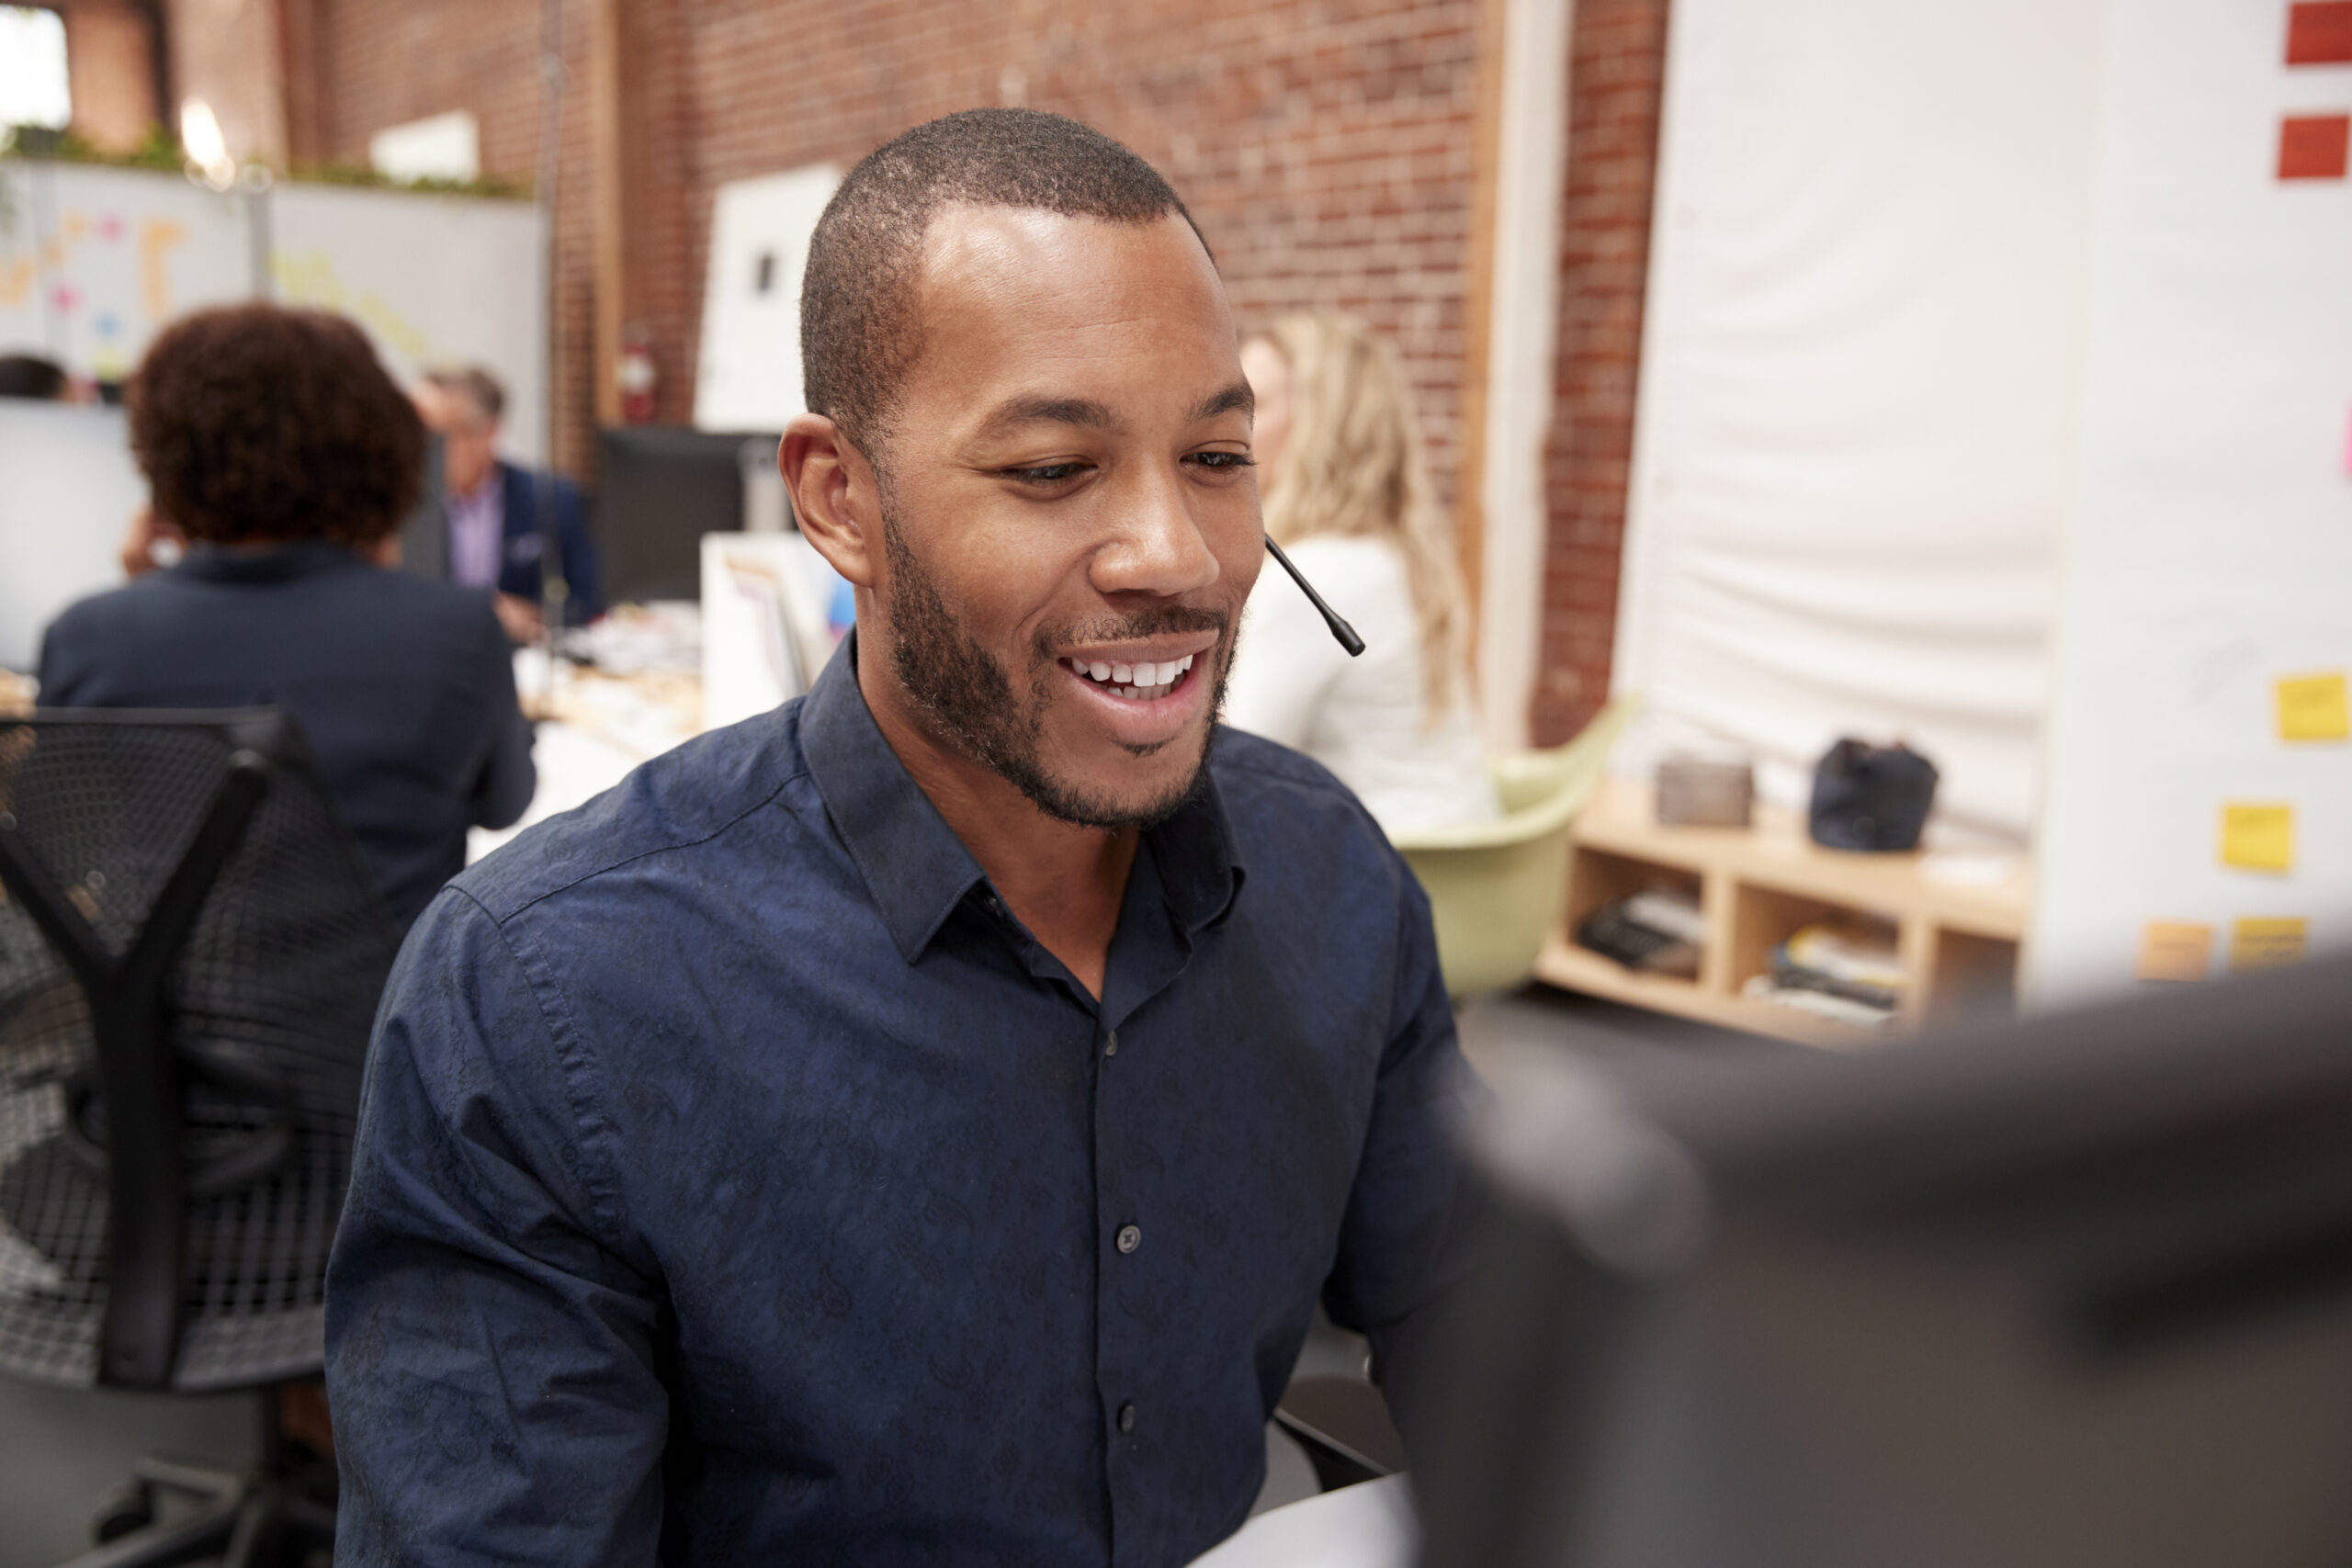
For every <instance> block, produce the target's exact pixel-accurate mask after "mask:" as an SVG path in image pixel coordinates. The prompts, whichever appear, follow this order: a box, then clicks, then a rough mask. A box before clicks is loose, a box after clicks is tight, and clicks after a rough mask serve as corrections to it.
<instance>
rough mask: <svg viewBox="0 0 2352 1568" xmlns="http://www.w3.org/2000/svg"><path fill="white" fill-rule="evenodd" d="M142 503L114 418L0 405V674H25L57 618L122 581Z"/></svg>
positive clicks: (102, 411)
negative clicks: (127, 544) (123, 557)
mask: <svg viewBox="0 0 2352 1568" xmlns="http://www.w3.org/2000/svg"><path fill="white" fill-rule="evenodd" d="M146 504H147V481H146V479H144V478H143V477H141V474H140V472H139V468H138V466H137V465H136V464H135V463H133V462H132V461H131V457H130V434H129V432H128V431H127V430H126V429H125V424H124V419H123V414H122V411H121V410H120V409H109V408H76V407H73V406H71V405H68V404H64V403H37V402H28V401H25V400H21V399H17V398H0V666H5V667H6V668H8V669H11V670H18V671H25V672H27V673H30V672H31V671H32V669H33V666H34V665H35V664H37V663H38V662H40V634H41V632H42V630H43V628H45V627H46V626H48V625H49V623H50V622H51V620H53V619H54V618H56V615H57V613H58V612H59V611H60V610H62V609H64V608H65V607H66V606H67V605H68V604H72V603H74V601H75V600H76V599H79V598H82V597H84V596H85V595H86V594H91V593H96V592H99V591H100V590H101V589H107V588H112V587H115V586H117V585H118V584H119V583H120V582H121V581H122V567H121V564H120V563H119V560H118V558H117V557H118V552H119V550H120V548H121V546H122V539H123V536H124V535H125V534H126V533H127V532H128V531H129V530H130V519H131V517H132V515H133V514H134V513H137V512H138V510H139V509H140V508H141V507H142V506H144V505H146Z"/></svg>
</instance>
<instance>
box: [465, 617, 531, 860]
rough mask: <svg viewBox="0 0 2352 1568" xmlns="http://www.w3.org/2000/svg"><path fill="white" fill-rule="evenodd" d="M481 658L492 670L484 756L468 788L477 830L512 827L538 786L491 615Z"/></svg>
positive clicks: (511, 668) (509, 665)
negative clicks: (488, 743) (488, 736)
mask: <svg viewBox="0 0 2352 1568" xmlns="http://www.w3.org/2000/svg"><path fill="white" fill-rule="evenodd" d="M485 620H486V624H487V626H488V630H487V631H486V632H485V634H484V637H485V642H484V647H485V649H486V650H487V651H486V652H485V654H484V657H485V658H487V659H488V660H490V661H491V663H492V666H493V667H494V668H493V671H492V675H491V679H490V722H491V726H492V739H491V747H490V756H489V757H488V759H487V760H485V761H483V763H482V770H481V778H480V779H478V780H476V781H475V784H474V803H473V820H474V826H475V827H477V828H505V827H510V826H512V825H513V824H514V823H515V822H516V821H517V820H519V819H520V818H522V815H523V813H524V812H526V811H527V810H529V809H530V807H531V796H532V795H533V794H534V793H535V792H537V789H538V787H539V770H538V767H537V764H535V763H534V762H533V761H531V721H530V720H529V719H527V718H525V717H524V716H523V705H522V702H521V700H520V699H519V698H517V697H516V696H515V660H514V658H513V656H512V655H511V654H510V653H509V652H508V651H507V647H506V634H505V632H504V631H503V629H502V628H501V627H500V626H499V624H498V618H497V616H495V615H490V616H487V617H485Z"/></svg>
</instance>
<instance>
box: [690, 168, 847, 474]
mask: <svg viewBox="0 0 2352 1568" xmlns="http://www.w3.org/2000/svg"><path fill="white" fill-rule="evenodd" d="M841 183H842V175H841V171H840V170H839V169H837V168H835V167H834V166H833V165H831V164H820V165H818V166H816V167H813V168H807V169H796V170H794V171H792V172H791V173H789V174H783V175H768V176H766V177H764V178H762V179H755V180H736V181H734V182H732V183H730V184H728V185H723V186H719V187H718V197H717V200H716V202H715V204H714V205H713V208H712V212H711V222H710V269H709V276H708V277H707V280H706V282H705V284H704V286H703V296H702V299H703V306H702V351H701V353H700V355H698V356H697V357H696V359H695V425H696V426H697V427H699V428H701V429H704V430H782V429H783V428H784V426H785V422H786V421H787V420H789V419H791V418H792V417H793V416H794V415H795V414H799V413H804V412H807V409H806V407H805V405H804V404H803V403H802V401H801V393H800V282H801V276H802V274H803V272H804V271H805V270H806V269H807V266H808V263H809V236H810V235H811V234H813V233H815V232H816V229H817V220H818V219H819V218H820V217H822V216H823V215H824V211H825V203H826V202H828V201H830V200H831V199H832V195H833V192H834V190H835V189H836V188H838V187H839V186H840V185H841Z"/></svg>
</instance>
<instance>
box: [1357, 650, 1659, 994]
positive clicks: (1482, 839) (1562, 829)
mask: <svg viewBox="0 0 2352 1568" xmlns="http://www.w3.org/2000/svg"><path fill="white" fill-rule="evenodd" d="M1640 706H1641V699H1640V698H1639V697H1638V696H1634V695H1631V694H1628V695H1625V696H1621V697H1618V698H1616V699H1615V700H1613V701H1612V702H1611V703H1610V705H1608V706H1607V707H1605V708H1603V709H1601V710H1600V713H1598V714H1596V715H1594V716H1593V719H1592V722H1591V723H1589V724H1588V725H1586V726H1585V727H1584V728H1583V730H1582V731H1581V732H1580V733H1579V734H1578V735H1577V738H1576V739H1574V740H1571V741H1569V742H1568V743H1567V744H1566V745H1565V746H1557V747H1554V748H1553V749H1551V750H1546V751H1521V752H1517V753H1514V754H1512V755H1510V756H1502V757H1490V758H1488V759H1487V773H1489V774H1490V775H1491V776H1492V777H1493V779H1494V781H1495V790H1496V793H1497V794H1498V795H1500V796H1501V797H1502V807H1503V815H1502V816H1500V817H1498V818H1496V819H1495V820H1493V821H1491V822H1474V823H1468V824H1464V825H1463V826H1461V827H1455V828H1437V829H1426V830H1423V831H1421V832H1417V833H1408V834H1405V835H1402V836H1400V837H1399V838H1397V840H1396V844H1397V849H1398V850H1400V851H1402V852H1403V853H1404V856H1405V862H1406V863H1407V864H1408V865H1410V866H1411V867H1412V868H1413V874H1414V875H1416V876H1418V877H1419V878H1420V879H1421V886H1422V887H1423V888H1425V889H1427V890H1428V892H1429V896H1430V908H1431V911H1432V912H1433V913H1434V915H1435V917H1436V920H1437V953H1438V962H1439V964H1442V966H1443V968H1444V970H1445V988H1446V991H1447V993H1448V994H1449V995H1451V996H1453V998H1455V999H1457V1000H1459V999H1460V998H1464V997H1472V996H1477V995H1481V994H1483V993H1485V992H1488V991H1507V990H1515V989H1517V988H1518V987H1521V986H1522V985H1524V984H1526V983H1527V981H1528V979H1529V977H1530V976H1532V975H1533V974H1534V973H1535V955H1536V953H1539V952H1540V951H1542V949H1543V946H1544V938H1545V937H1547V936H1549V935H1550V934H1551V933H1552V929H1553V928H1554V927H1555V926H1556V925H1557V924H1558V923H1559V919H1560V909H1561V906H1562V905H1563V904H1564V903H1565V902H1566V898H1567V896H1568V829H1569V827H1570V825H1571V824H1573V823H1574V822H1575V820H1576V816H1577V812H1578V811H1579V810H1581V809H1583V807H1584V803H1585V802H1586V800H1588V799H1589V798H1590V796H1591V795H1592V792H1593V790H1594V788H1595V787H1596V786H1598V785H1599V784H1600V777H1601V764H1602V763H1603V762H1605V761H1608V758H1609V749H1610V748H1611V746H1613V745H1615V744H1616V742H1617V737H1618V736H1619V735H1620V734H1621V733H1623V730H1624V728H1625V726H1626V724H1627V723H1628V722H1629V721H1631V719H1632V718H1633V716H1634V710H1635V709H1637V708H1639V707H1640Z"/></svg>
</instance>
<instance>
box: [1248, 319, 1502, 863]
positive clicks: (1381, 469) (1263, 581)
mask: <svg viewBox="0 0 2352 1568" xmlns="http://www.w3.org/2000/svg"><path fill="white" fill-rule="evenodd" d="M1241 366H1242V369H1243V371H1244V373H1245V374H1247V375H1248V376H1249V378H1250V388H1251V389H1252V390H1253V391H1255V392H1256V394H1257V398H1258V416H1257V429H1256V434H1255V435H1254V436H1253V438H1252V446H1253V447H1254V449H1255V452H1256V456H1257V460H1258V465H1259V467H1258V479H1259V486H1260V490H1261V493H1262V495H1263V497H1264V504H1265V517H1266V532H1267V533H1269V534H1271V535H1272V536H1273V539H1274V542H1275V543H1276V544H1278V545H1280V546H1282V547H1283V550H1284V551H1286V552H1287V553H1288V554H1289V556H1290V558H1291V559H1293V560H1294V561H1295V562H1296V563H1297V564H1298V569H1299V570H1300V571H1301V572H1303V573H1304V574H1305V575H1306V579H1307V581H1310V582H1312V583H1314V584H1315V586H1316V587H1317V588H1318V589H1320V590H1321V591H1322V593H1323V596H1324V597H1325V598H1327V599H1329V601H1330V602H1331V604H1332V607H1333V608H1334V609H1336V610H1338V611H1339V612H1340V615H1345V616H1346V617H1347V618H1348V619H1349V620H1350V621H1351V622H1353V623H1354V625H1355V628H1356V630H1357V631H1358V632H1360V633H1361V634H1363V639H1364V652H1363V657H1362V658H1360V659H1350V658H1349V657H1348V656H1347V654H1346V652H1345V651H1343V650H1342V649H1340V647H1339V645H1338V644H1336V643H1335V642H1333V641H1332V639H1331V634H1330V633H1329V631H1328V630H1327V629H1326V628H1325V627H1324V625H1323V622H1322V618H1321V617H1320V616H1318V615H1317V614H1316V613H1315V609H1314V606H1313V605H1311V604H1308V603H1307V602H1306V596H1305V595H1303V594H1301V593H1300V592H1298V590H1297V589H1296V588H1295V587H1294V586H1293V585H1292V584H1291V582H1290V581H1289V580H1288V579H1287V578H1286V577H1284V576H1283V574H1282V573H1281V572H1280V571H1277V570H1272V569H1271V568H1270V569H1269V570H1266V571H1264V572H1262V573H1261V574H1260V576H1259V579H1258V586H1257V588H1256V589H1255V590H1254V591H1253V592H1251V593H1250V605H1249V609H1248V611H1247V613H1246V614H1245V615H1244V617H1243V620H1242V627H1243V630H1242V637H1241V646H1240V651H1239V652H1238V655H1237V656H1236V658H1235V660H1234V666H1233V674H1232V681H1231V684H1230V686H1229V688H1228V690H1227V697H1226V710H1225V717H1226V722H1227V723H1228V724H1230V725H1232V726H1234V727H1235V728H1238V729H1247V730H1250V731H1252V732H1253V733H1255V734H1259V735H1262V736H1265V737H1267V738H1268V739H1272V740H1279V741H1281V742H1282V743H1283V745H1285V746H1289V747H1292V748H1294V749H1295V750H1300V751H1304V752H1306V754H1307V755H1308V756H1310V757H1313V758H1314V759H1315V760H1316V761H1318V762H1321V763H1322V764H1323V765H1324V766H1325V767H1328V768H1329V769H1330V770H1331V771H1332V772H1333V773H1336V774H1338V775H1339V777H1340V782H1341V783H1342V784H1346V785H1347V786H1348V787H1349V788H1350V789H1352V790H1353V791H1355V793H1356V795H1357V797H1358V798H1359V799H1361V800H1362V801H1363V803H1364V805H1365V807H1367V808H1369V809H1370V810H1371V812H1372V814H1373V816H1374V818H1375V819H1377V820H1378V821H1379V823H1380V825H1381V827H1382V828H1383V829H1386V830H1387V831H1388V832H1389V833H1390V834H1392V835H1393V834H1396V833H1399V832H1403V831H1408V830H1410V829H1419V828H1430V827H1442V826H1445V825H1447V824H1451V823H1456V822H1472V821H1478V820H1481V819H1483V818H1489V817H1493V816H1494V815H1496V812H1497V807H1496V802H1495V795H1494V789H1493V786H1492V785H1491V784H1488V782H1487V773H1486V768H1485V765H1484V763H1483V761H1482V759H1481V756H1480V749H1479V742H1478V724H1477V717H1476V714H1475V712H1474V711H1473V709H1472V705H1471V700H1470V682H1469V665H1468V652H1467V644H1468V640H1469V624H1468V615H1467V613H1466V610H1465V606H1464V592H1463V587H1462V575H1461V570H1460V569H1459V568H1458V567H1457V566H1456V564H1455V562H1454V558H1453V529H1452V528H1451V526H1450V525H1448V523H1447V520H1446V517H1445V514H1444V513H1442V512H1441V511H1440V510H1439V509H1438V506H1437V504H1436V502H1435V499H1434V498H1433V497H1432V496H1431V494H1430V483H1429V476H1428V474H1427V472H1426V471H1425V470H1424V468H1422V465H1421V455H1420V440H1419V431H1418V430H1417V428H1416V426H1415V423H1414V419H1413V412H1412V400H1411V391H1410V389H1408V387H1407V385H1406V383H1405V377H1404V372H1403V370H1402V368H1401V367H1399V366H1398V364H1397V355H1396V354H1395V352H1394V351H1393V350H1392V349H1390V348H1389V346H1388V345H1387V344H1385V343H1383V342H1382V341H1381V340H1380V339H1379V338H1377V337H1375V336H1374V335H1373V333H1372V331H1371V329H1370V328H1368V327H1366V326H1365V325H1364V324H1363V322H1362V321H1357V320H1355V319H1354V318H1353V317H1350V316H1340V315H1331V314H1323V313H1317V314H1311V315H1294V316H1284V317H1283V318H1282V319H1281V320H1280V321H1276V322H1275V323H1274V324H1273V325H1272V327H1270V328H1269V329H1267V330H1266V331H1265V332H1263V333H1259V334H1257V335H1255V336H1253V337H1251V338H1250V340H1249V341H1248V342H1247V343H1245V344H1242V347H1241Z"/></svg>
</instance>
